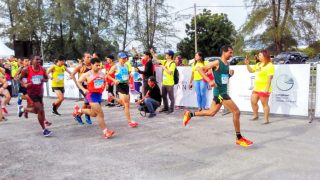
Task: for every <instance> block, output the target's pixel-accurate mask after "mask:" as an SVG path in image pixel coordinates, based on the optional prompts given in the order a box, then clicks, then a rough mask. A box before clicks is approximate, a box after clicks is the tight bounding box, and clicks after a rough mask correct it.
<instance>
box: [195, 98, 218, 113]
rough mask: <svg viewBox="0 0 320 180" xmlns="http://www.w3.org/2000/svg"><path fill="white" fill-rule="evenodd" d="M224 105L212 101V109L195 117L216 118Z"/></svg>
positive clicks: (203, 111)
mask: <svg viewBox="0 0 320 180" xmlns="http://www.w3.org/2000/svg"><path fill="white" fill-rule="evenodd" d="M221 106H222V104H216V102H215V101H212V104H211V107H210V108H209V109H208V110H202V111H198V112H195V113H194V114H195V116H214V115H216V114H217V112H218V111H219V110H220V108H221Z"/></svg>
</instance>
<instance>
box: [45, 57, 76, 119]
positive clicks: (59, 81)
mask: <svg viewBox="0 0 320 180" xmlns="http://www.w3.org/2000/svg"><path fill="white" fill-rule="evenodd" d="M65 71H66V72H67V73H69V74H70V75H71V72H70V71H69V70H68V69H67V68H66V67H65V57H64V56H59V57H58V59H57V60H56V64H54V65H53V66H52V67H51V68H50V69H49V70H48V75H49V74H51V73H52V77H49V78H50V79H51V80H52V81H51V82H52V84H51V87H52V91H53V92H55V93H56V95H57V100H56V101H55V102H54V103H53V104H52V113H53V114H54V115H58V116H60V115H61V114H60V113H58V108H59V107H60V105H61V104H62V102H63V100H64V72H65Z"/></svg>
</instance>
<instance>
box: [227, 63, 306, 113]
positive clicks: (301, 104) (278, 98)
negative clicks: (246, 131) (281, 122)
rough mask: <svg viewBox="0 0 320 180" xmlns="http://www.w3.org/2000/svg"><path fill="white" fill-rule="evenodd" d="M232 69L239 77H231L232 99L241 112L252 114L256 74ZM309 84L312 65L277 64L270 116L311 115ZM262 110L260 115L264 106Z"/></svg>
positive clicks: (243, 69)
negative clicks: (252, 95) (251, 101)
mask: <svg viewBox="0 0 320 180" xmlns="http://www.w3.org/2000/svg"><path fill="white" fill-rule="evenodd" d="M231 69H234V71H235V74H234V76H233V77H231V78H230V83H229V90H230V96H231V98H232V99H233V100H234V102H235V103H236V104H237V105H238V107H239V109H240V111H250V112H251V111H252V108H251V103H250V96H251V92H252V89H253V85H254V73H252V74H250V73H249V72H248V70H247V68H246V66H231ZM309 83H310V65H309V64H292V65H275V75H274V77H273V80H272V86H273V92H272V94H271V96H270V99H269V105H270V113H274V114H289V115H299V116H308V99H309ZM259 103H260V102H259ZM259 107H260V108H259V112H263V109H262V105H261V104H260V105H259Z"/></svg>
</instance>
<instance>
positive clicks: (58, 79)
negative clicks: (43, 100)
mask: <svg viewBox="0 0 320 180" xmlns="http://www.w3.org/2000/svg"><path fill="white" fill-rule="evenodd" d="M65 70H66V67H65V66H64V65H62V66H61V67H60V66H57V65H54V66H53V73H52V78H53V80H52V83H51V86H52V87H64V71H65Z"/></svg>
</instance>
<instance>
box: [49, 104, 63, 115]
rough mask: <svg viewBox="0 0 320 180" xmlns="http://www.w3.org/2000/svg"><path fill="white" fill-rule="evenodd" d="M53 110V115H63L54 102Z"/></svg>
mask: <svg viewBox="0 0 320 180" xmlns="http://www.w3.org/2000/svg"><path fill="white" fill-rule="evenodd" d="M51 112H52V114H53V115H56V116H61V114H60V113H58V111H57V107H56V106H55V105H54V104H53V103H52V111H51Z"/></svg>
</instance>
